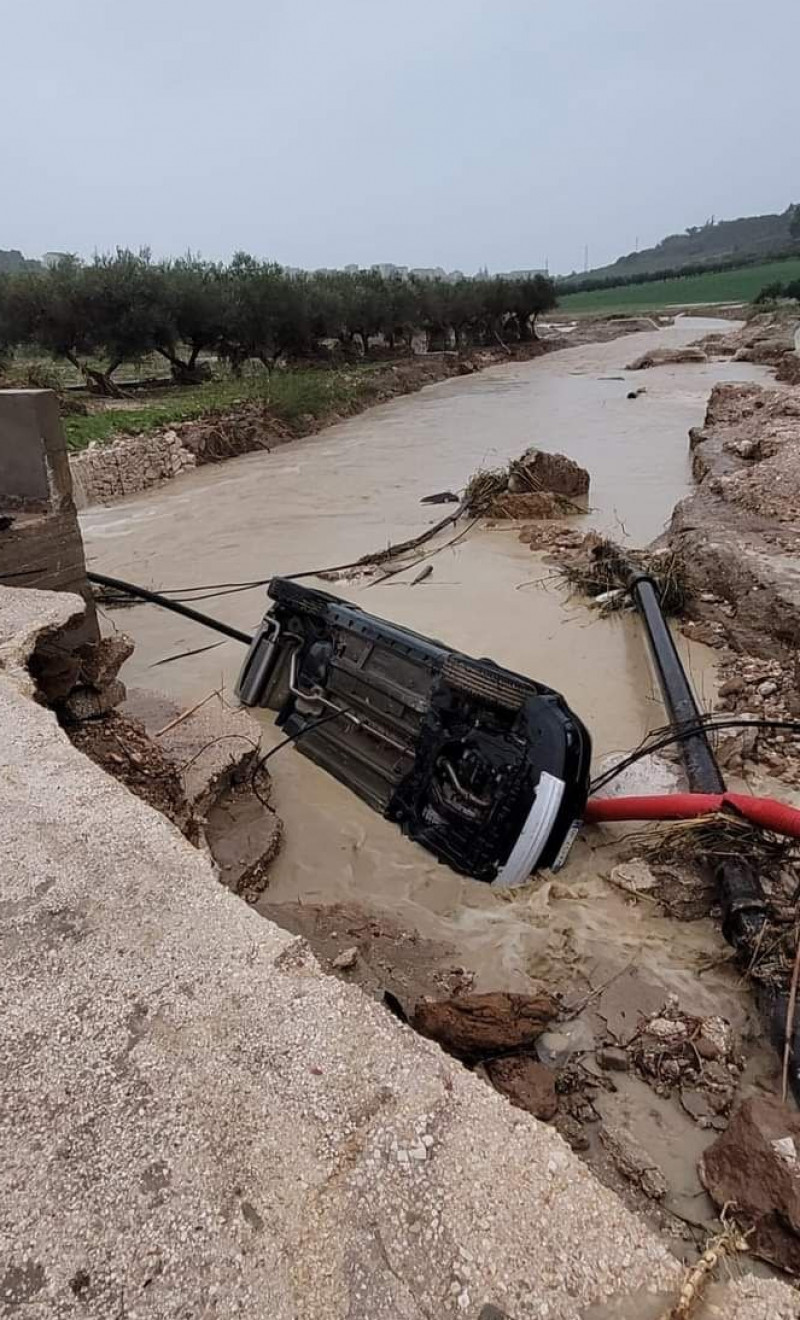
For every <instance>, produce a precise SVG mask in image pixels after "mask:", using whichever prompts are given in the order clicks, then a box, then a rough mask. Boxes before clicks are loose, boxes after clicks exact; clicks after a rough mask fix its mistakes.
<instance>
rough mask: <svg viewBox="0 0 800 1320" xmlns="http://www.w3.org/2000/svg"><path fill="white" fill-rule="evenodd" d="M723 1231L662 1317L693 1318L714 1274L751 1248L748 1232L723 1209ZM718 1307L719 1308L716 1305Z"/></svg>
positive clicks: (669, 1319)
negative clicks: (740, 1228)
mask: <svg viewBox="0 0 800 1320" xmlns="http://www.w3.org/2000/svg"><path fill="white" fill-rule="evenodd" d="M721 1222H722V1232H721V1233H716V1234H715V1235H714V1236H713V1238H712V1239H711V1241H710V1242H709V1243H708V1245H707V1246H706V1248H705V1250H704V1252H703V1254H702V1256H701V1257H700V1259H699V1260H698V1261H697V1262H696V1264H694V1265H690V1266H688V1268H687V1270H686V1277H685V1278H684V1280H683V1283H682V1284H681V1287H680V1290H679V1292H678V1296H677V1299H676V1301H675V1303H674V1305H673V1306H670V1307H669V1309H668V1310H667V1311H665V1312H664V1313H663V1314H662V1315H661V1316H660V1317H659V1320H689V1317H690V1316H691V1315H693V1314H694V1313H695V1311H696V1308H697V1306H698V1305H699V1304H700V1301H701V1299H702V1296H703V1294H704V1293H705V1291H706V1289H707V1288H708V1285H709V1283H710V1282H711V1279H712V1276H713V1275H714V1273H715V1272H716V1271H717V1270H718V1269H719V1267H720V1265H721V1264H722V1262H723V1261H724V1260H725V1258H726V1257H728V1256H733V1255H735V1254H736V1253H737V1252H739V1251H746V1250H747V1249H748V1241H747V1239H748V1236H749V1235H748V1234H742V1233H741V1232H740V1231H739V1229H738V1228H737V1226H736V1224H735V1223H734V1222H732V1221H731V1220H730V1219H729V1218H728V1216H727V1213H726V1211H725V1210H724V1209H723V1212H722V1216H721ZM715 1309H716V1308H715Z"/></svg>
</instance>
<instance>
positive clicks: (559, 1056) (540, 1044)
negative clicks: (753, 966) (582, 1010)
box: [536, 1018, 594, 1068]
mask: <svg viewBox="0 0 800 1320" xmlns="http://www.w3.org/2000/svg"><path fill="white" fill-rule="evenodd" d="M593 1049H594V1032H593V1031H592V1028H591V1026H590V1025H589V1023H588V1022H587V1021H586V1019H585V1018H574V1019H573V1021H572V1022H564V1023H561V1024H560V1025H559V1026H558V1028H557V1029H556V1030H555V1031H546V1032H543V1033H542V1035H541V1036H540V1037H539V1039H538V1040H537V1042H536V1053H537V1054H538V1056H539V1058H540V1059H541V1061H542V1063H545V1064H547V1066H548V1067H549V1068H563V1067H564V1064H566V1063H568V1062H569V1060H570V1059H571V1058H572V1056H573V1055H574V1054H586V1053H587V1052H588V1051H589V1050H593Z"/></svg>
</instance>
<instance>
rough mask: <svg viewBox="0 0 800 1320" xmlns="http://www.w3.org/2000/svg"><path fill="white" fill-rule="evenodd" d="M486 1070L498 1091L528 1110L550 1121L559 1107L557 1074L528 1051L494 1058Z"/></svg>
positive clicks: (517, 1105) (518, 1106)
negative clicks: (527, 1053)
mask: <svg viewBox="0 0 800 1320" xmlns="http://www.w3.org/2000/svg"><path fill="white" fill-rule="evenodd" d="M486 1073H487V1075H488V1077H489V1081H490V1082H491V1083H492V1086H493V1087H494V1088H495V1090H496V1091H500V1093H501V1094H502V1095H504V1096H505V1097H506V1099H508V1100H510V1101H511V1104H512V1105H516V1107H517V1109H527V1111H528V1113H529V1114H533V1115H534V1116H535V1117H536V1118H540V1119H542V1120H543V1122H548V1121H549V1119H551V1118H554V1117H555V1115H556V1113H557V1111H558V1096H557V1094H556V1079H555V1074H554V1073H553V1072H552V1071H551V1070H550V1068H546V1067H545V1065H544V1064H543V1063H539V1062H538V1060H536V1059H531V1058H530V1057H529V1056H528V1055H516V1056H512V1057H511V1058H508V1059H493V1060H492V1061H491V1063H487V1064H486Z"/></svg>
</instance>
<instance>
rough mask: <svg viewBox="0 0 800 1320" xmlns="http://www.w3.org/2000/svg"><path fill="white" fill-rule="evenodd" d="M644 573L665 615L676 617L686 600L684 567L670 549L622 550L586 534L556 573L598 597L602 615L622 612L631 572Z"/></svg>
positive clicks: (586, 593) (603, 539)
mask: <svg viewBox="0 0 800 1320" xmlns="http://www.w3.org/2000/svg"><path fill="white" fill-rule="evenodd" d="M632 569H633V570H634V571H638V572H641V573H646V574H647V575H648V577H650V578H652V579H653V581H654V582H655V584H656V587H657V588H658V592H659V595H660V598H661V608H662V609H663V611H664V613H665V614H680V613H681V612H682V611H683V610H684V608H685V606H686V603H687V601H688V599H689V595H690V592H689V588H688V583H687V575H686V567H685V564H684V562H683V560H682V558H681V556H680V555H679V554H677V553H676V552H675V551H674V550H672V549H671V548H670V547H663V548H662V549H660V550H627V549H625V550H623V549H622V547H621V546H619V545H617V544H616V543H615V542H614V541H610V540H607V539H606V538H604V537H600V536H598V535H597V533H596V532H589V534H588V535H587V536H586V537H585V538H584V540H583V543H582V544H581V545H580V546H579V547H578V549H577V550H575V551H573V552H572V553H571V554H569V555H568V556H566V557H564V558H563V559H562V561H561V562H560V563H559V566H558V572H559V574H560V576H561V577H563V578H564V579H565V580H566V581H567V582H568V583H569V584H570V586H572V587H575V588H577V590H578V591H580V592H582V594H583V595H585V596H590V597H591V598H592V599H595V600H596V599H597V598H598V597H600V598H601V609H602V612H603V613H611V612H613V611H614V610H620V609H624V608H625V606H626V604H627V603H628V601H629V596H628V587H629V585H630V576H631V570H632Z"/></svg>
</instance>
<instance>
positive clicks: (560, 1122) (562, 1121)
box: [555, 1114, 591, 1151]
mask: <svg viewBox="0 0 800 1320" xmlns="http://www.w3.org/2000/svg"><path fill="white" fill-rule="evenodd" d="M555 1126H556V1129H557V1130H558V1132H559V1133H560V1134H561V1136H562V1137H563V1138H564V1140H565V1141H566V1142H567V1144H568V1145H569V1146H571V1147H572V1149H573V1150H574V1151H584V1150H588V1149H589V1147H590V1145H591V1142H590V1140H589V1137H588V1135H587V1133H586V1130H585V1128H584V1127H583V1124H582V1123H579V1122H578V1120H577V1118H573V1117H572V1115H571V1114H559V1115H558V1118H557V1119H556V1124H555Z"/></svg>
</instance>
